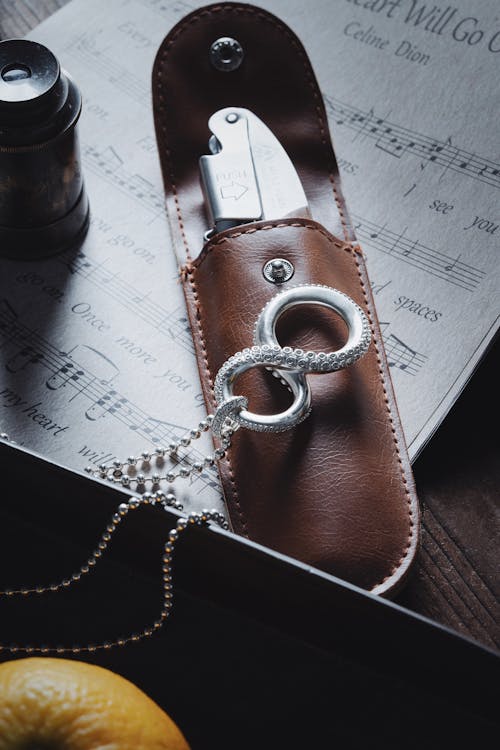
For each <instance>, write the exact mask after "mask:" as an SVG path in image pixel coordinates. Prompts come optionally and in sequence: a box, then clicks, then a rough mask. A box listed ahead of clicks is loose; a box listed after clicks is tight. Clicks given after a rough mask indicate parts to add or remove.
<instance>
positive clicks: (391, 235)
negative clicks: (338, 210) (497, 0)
mask: <svg viewBox="0 0 500 750" xmlns="http://www.w3.org/2000/svg"><path fill="white" fill-rule="evenodd" d="M352 218H353V221H354V228H355V230H356V234H357V236H358V238H359V239H360V240H365V241H366V243H367V245H368V246H372V247H374V248H376V249H377V250H380V251H381V252H383V253H386V254H387V255H391V256H393V257H395V258H398V259H399V260H402V261H404V262H405V263H408V264H409V265H411V266H414V267H415V268H418V269H420V270H421V271H425V272H426V273H430V274H431V275H432V276H434V277H436V278H438V279H442V280H443V281H446V282H447V283H449V284H452V285H453V286H456V287H458V288H460V289H464V290H466V291H468V292H473V291H475V290H476V289H477V287H478V286H479V284H480V283H481V281H482V279H484V278H485V277H486V272H485V271H481V270H479V269H477V268H474V266H471V265H469V264H468V263H465V262H464V261H463V260H460V255H458V256H457V257H455V258H453V257H451V256H449V255H446V254H445V253H441V252H439V251H438V250H435V249H433V248H430V247H427V246H426V245H424V244H423V243H421V242H419V240H412V239H409V238H408V237H406V228H405V229H403V231H402V232H399V233H398V232H396V231H393V230H391V229H388V228H387V226H386V225H385V224H384V225H383V226H380V225H378V224H375V223H374V222H371V221H368V220H367V219H363V218H362V217H360V216H359V215H357V214H353V215H352Z"/></svg>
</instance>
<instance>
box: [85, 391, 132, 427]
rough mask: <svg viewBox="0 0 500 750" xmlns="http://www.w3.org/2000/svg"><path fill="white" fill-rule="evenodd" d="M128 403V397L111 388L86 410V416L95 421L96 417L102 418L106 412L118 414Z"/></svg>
mask: <svg viewBox="0 0 500 750" xmlns="http://www.w3.org/2000/svg"><path fill="white" fill-rule="evenodd" d="M126 404H128V398H125V397H124V396H120V395H119V394H118V393H117V391H114V390H110V391H107V392H106V393H104V394H103V395H102V396H101V397H100V398H98V399H97V400H96V401H95V403H93V404H92V406H91V407H90V408H89V409H87V410H86V412H85V416H86V417H87V419H89V420H91V421H93V422H95V420H96V419H100V418H101V417H104V416H105V415H106V414H111V415H115V414H117V413H118V412H120V411H121V410H122V409H123V408H124V406H125V405H126Z"/></svg>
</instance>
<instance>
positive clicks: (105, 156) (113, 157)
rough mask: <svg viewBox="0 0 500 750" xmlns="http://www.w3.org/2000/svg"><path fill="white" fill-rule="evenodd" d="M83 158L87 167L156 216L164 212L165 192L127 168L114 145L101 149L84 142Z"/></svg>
mask: <svg viewBox="0 0 500 750" xmlns="http://www.w3.org/2000/svg"><path fill="white" fill-rule="evenodd" d="M82 158H83V162H84V164H85V167H86V169H88V170H90V171H91V172H93V173H94V174H96V175H97V176H98V177H100V178H101V179H103V180H104V181H105V182H107V183H108V184H109V185H112V186H113V187H115V188H117V189H118V190H119V191H120V192H122V193H124V194H125V195H126V196H128V197H129V198H132V200H135V201H136V202H138V203H139V204H140V205H141V206H142V207H143V208H146V209H147V210H148V211H151V212H152V213H153V216H154V218H156V217H157V216H160V215H162V214H163V213H164V211H165V204H164V199H163V194H162V193H161V192H159V191H158V190H157V189H156V188H155V186H154V185H153V184H152V183H151V182H149V180H147V179H146V178H145V177H142V175H140V174H138V173H137V172H130V171H129V170H127V169H126V168H125V166H124V162H123V159H122V158H121V157H120V156H119V154H118V153H117V152H116V151H115V149H114V148H113V147H112V146H106V147H105V148H103V149H102V150H99V149H96V148H95V147H94V146H92V145H91V144H89V143H83V144H82Z"/></svg>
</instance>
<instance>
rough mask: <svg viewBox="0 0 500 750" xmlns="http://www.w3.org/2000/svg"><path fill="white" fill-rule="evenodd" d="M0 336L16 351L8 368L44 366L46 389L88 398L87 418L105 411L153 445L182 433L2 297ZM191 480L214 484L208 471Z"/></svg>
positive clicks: (199, 456)
mask: <svg viewBox="0 0 500 750" xmlns="http://www.w3.org/2000/svg"><path fill="white" fill-rule="evenodd" d="M0 338H2V339H4V341H3V345H4V346H6V345H8V344H14V345H15V346H16V348H17V351H16V353H15V354H14V355H13V356H12V357H11V358H10V359H8V360H7V361H6V362H5V363H4V366H5V367H6V369H7V370H8V371H9V372H19V371H20V370H23V369H25V368H26V367H27V366H30V365H41V366H43V367H45V369H46V370H48V371H49V373H50V375H49V377H48V378H46V381H45V385H46V386H47V388H48V389H49V390H52V391H54V390H59V388H62V387H66V386H69V387H70V388H71V389H72V390H73V391H74V393H73V395H72V396H71V398H69V399H68V400H69V401H73V400H74V399H75V398H76V397H78V396H82V397H84V398H86V399H87V400H88V401H90V402H91V405H90V407H89V408H88V409H87V410H86V412H85V416H86V418H87V419H88V420H89V421H97V420H98V419H101V418H103V417H105V416H106V415H109V416H111V417H113V418H114V419H116V420H117V421H118V422H120V423H121V424H122V425H124V426H125V427H127V428H128V429H129V430H131V431H132V432H135V433H137V434H138V435H141V437H142V438H144V439H145V440H147V441H148V442H149V443H151V444H153V445H165V444H168V442H169V441H171V440H178V439H179V438H180V437H182V436H183V435H184V434H186V432H187V430H186V429H185V428H183V427H180V426H179V425H175V424H172V423H170V422H167V421H164V420H159V419H156V418H155V417H151V416H150V415H148V414H147V413H146V412H145V411H143V410H142V409H141V408H140V407H138V406H136V405H135V404H134V403H132V402H131V401H130V400H129V399H128V398H126V397H125V396H123V395H122V394H120V393H119V392H118V391H117V390H116V389H115V388H113V384H112V382H111V380H112V379H111V380H108V381H103V380H102V379H100V378H99V377H98V376H97V375H95V374H93V373H92V372H91V371H90V370H89V369H88V367H86V366H84V365H82V364H81V363H80V362H78V361H76V360H74V359H73V358H72V357H71V354H67V353H64V352H61V351H59V350H58V349H56V348H55V347H54V346H53V345H52V344H50V343H49V342H48V341H46V340H45V339H44V338H43V337H42V336H40V335H39V333H38V331H37V330H36V329H30V328H29V327H28V326H26V325H24V324H23V323H20V322H19V321H18V320H17V318H16V317H15V315H13V314H12V308H11V307H10V305H9V304H8V303H6V301H5V300H2V301H0ZM94 351H95V350H94ZM191 452H192V454H193V455H194V456H195V460H199V461H203V454H202V453H201V452H200V451H198V450H197V449H195V448H192V449H191ZM181 462H182V459H181ZM192 482H193V483H194V482H201V484H202V485H203V487H218V483H217V481H216V479H215V477H211V476H210V474H209V472H203V473H202V474H199V475H196V476H193V478H192ZM200 491H201V490H200Z"/></svg>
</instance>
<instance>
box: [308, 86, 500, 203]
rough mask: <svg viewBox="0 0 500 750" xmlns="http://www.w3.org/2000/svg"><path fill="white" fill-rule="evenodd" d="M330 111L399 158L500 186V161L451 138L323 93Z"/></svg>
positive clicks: (334, 116)
mask: <svg viewBox="0 0 500 750" xmlns="http://www.w3.org/2000/svg"><path fill="white" fill-rule="evenodd" d="M323 96H324V99H325V104H326V107H327V111H328V112H329V114H330V115H331V117H332V119H333V121H334V122H335V123H336V125H344V126H345V127H348V128H350V129H351V130H354V131H355V133H356V137H359V136H362V137H365V138H370V139H372V140H374V141H375V146H376V147H377V148H379V149H381V150H382V151H384V152H385V153H387V154H389V155H390V156H392V157H395V158H397V159H400V158H402V157H403V156H405V155H406V154H411V155H413V156H416V157H418V158H420V159H421V160H422V162H423V163H422V168H424V166H425V165H426V164H428V163H431V164H436V165H437V166H441V167H443V170H444V172H446V171H448V170H451V171H452V172H457V173H458V174H461V175H464V176H466V177H470V178H472V179H475V180H479V181H480V182H482V183H484V184H486V185H490V186H492V187H495V188H500V164H499V163H497V162H495V161H493V160H491V159H488V158H486V157H483V156H480V155H479V154H474V153H471V152H470V151H467V150H465V149H463V148H459V147H458V146H455V145H454V144H453V143H452V142H451V138H448V139H446V140H444V141H443V140H440V139H437V138H432V137H430V136H427V135H424V134H422V133H417V132H415V131H412V130H409V129H408V128H405V127H403V126H402V125H397V124H396V123H393V122H391V121H389V120H387V119H386V118H384V117H379V116H377V115H376V114H375V111H374V110H373V109H370V110H368V111H366V110H361V109H358V108H357V107H353V106H351V105H350V104H346V103H345V102H342V101H340V100H339V99H336V98H334V97H332V96H328V95H325V94H324V95H323Z"/></svg>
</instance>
